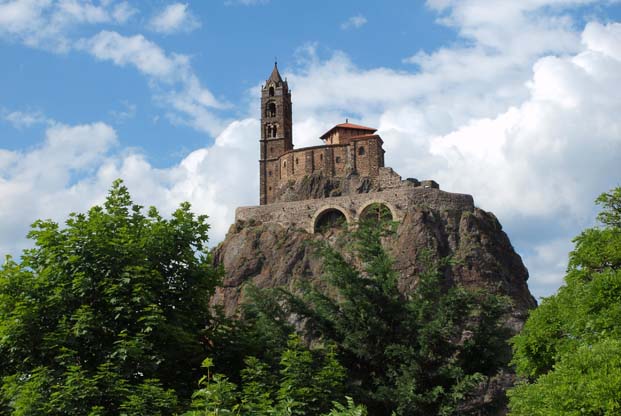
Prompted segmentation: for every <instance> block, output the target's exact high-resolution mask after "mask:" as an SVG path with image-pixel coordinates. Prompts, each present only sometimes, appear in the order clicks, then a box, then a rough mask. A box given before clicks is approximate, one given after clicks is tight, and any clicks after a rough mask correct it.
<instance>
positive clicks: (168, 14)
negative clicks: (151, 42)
mask: <svg viewBox="0 0 621 416" xmlns="http://www.w3.org/2000/svg"><path fill="white" fill-rule="evenodd" d="M200 26H201V23H200V21H199V20H198V19H197V18H196V16H194V15H193V14H192V13H191V12H190V10H189V8H188V5H187V4H183V3H173V4H170V5H168V6H166V7H165V8H164V9H163V10H161V11H160V12H159V13H157V14H156V15H155V16H153V17H152V18H151V21H150V22H149V27H150V28H151V29H152V30H154V31H155V32H159V33H164V34H171V33H176V32H191V31H193V30H195V29H198V28H199V27H200Z"/></svg>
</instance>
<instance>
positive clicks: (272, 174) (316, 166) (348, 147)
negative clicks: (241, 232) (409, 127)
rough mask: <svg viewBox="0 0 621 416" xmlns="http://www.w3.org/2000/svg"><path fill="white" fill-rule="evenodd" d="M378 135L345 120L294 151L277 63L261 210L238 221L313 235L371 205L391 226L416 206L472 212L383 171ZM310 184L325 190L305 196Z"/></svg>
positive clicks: (245, 212)
mask: <svg viewBox="0 0 621 416" xmlns="http://www.w3.org/2000/svg"><path fill="white" fill-rule="evenodd" d="M376 131H377V130H376V129H374V128H371V127H365V126H361V125H357V124H353V123H349V120H347V121H346V122H345V123H343V124H338V125H336V126H334V127H333V128H331V129H330V130H328V131H327V132H326V133H324V134H323V135H322V136H321V137H320V139H321V140H322V141H323V143H324V144H323V145H320V146H312V147H305V148H301V149H294V148H293V127H292V104H291V91H290V90H289V86H288V84H287V80H283V79H282V77H281V75H280V73H279V71H278V66H277V65H276V64H275V65H274V69H273V70H272V73H271V75H270V77H269V78H268V79H267V81H266V82H265V85H263V86H262V89H261V139H260V148H261V155H260V156H261V157H260V160H259V167H260V169H259V176H260V206H255V207H240V208H238V209H237V211H236V214H235V215H236V220H237V221H244V222H252V221H259V222H262V223H278V224H281V225H283V226H293V227H297V228H300V229H304V230H307V231H308V232H310V233H313V232H315V231H316V228H317V224H318V221H319V220H320V219H321V218H322V216H323V215H325V214H331V215H333V216H334V215H337V216H341V217H342V218H343V219H344V220H345V221H346V222H347V223H349V224H355V223H356V222H357V221H358V219H359V218H360V216H361V215H362V214H363V212H364V211H365V209H366V208H368V207H369V206H371V205H374V206H377V205H378V204H379V205H383V206H385V207H386V208H387V209H388V210H389V211H390V214H391V215H392V217H393V219H394V220H400V219H401V218H402V217H403V215H404V213H405V211H407V209H408V208H409V207H412V206H428V207H430V208H437V209H440V208H441V209H452V208H454V209H459V210H468V211H471V210H473V209H474V204H473V201H472V197H471V196H469V195H461V194H452V193H448V192H444V191H440V189H439V186H438V184H437V183H436V182H435V181H431V180H427V181H422V182H419V181H418V180H416V179H406V180H402V178H401V176H399V175H398V174H397V173H395V172H394V171H393V170H392V169H391V168H388V167H385V166H384V152H385V151H384V149H383V147H382V145H383V141H382V138H381V137H380V136H379V135H377V134H376ZM318 178H319V179H318ZM311 179H315V180H314V181H311ZM309 182H312V183H314V184H317V183H319V185H316V186H315V188H316V187H317V186H319V187H321V186H322V184H323V186H324V188H325V189H319V191H317V189H315V190H314V191H313V192H309V191H308V190H306V191H300V189H301V188H303V186H301V185H304V184H305V183H309ZM296 185H299V186H298V187H297V188H296ZM333 188H337V189H333ZM296 189H297V191H296ZM322 191H323V192H322Z"/></svg>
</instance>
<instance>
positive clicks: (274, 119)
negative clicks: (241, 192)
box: [259, 63, 293, 205]
mask: <svg viewBox="0 0 621 416" xmlns="http://www.w3.org/2000/svg"><path fill="white" fill-rule="evenodd" d="M292 133H293V132H292V117H291V91H289V86H288V85H287V81H286V80H285V81H283V79H282V77H281V76H280V73H279V72H278V64H277V63H274V69H273V70H272V74H271V75H270V77H269V78H268V79H267V80H266V81H265V85H263V86H262V87H261V140H260V144H261V146H260V147H261V159H260V160H259V168H260V172H259V177H260V184H259V193H260V203H261V205H265V204H269V203H272V202H273V201H274V195H275V193H276V188H277V187H278V185H279V181H280V160H279V158H280V156H282V155H283V154H284V153H285V152H288V151H289V150H292V149H293V139H292V136H293V135H292Z"/></svg>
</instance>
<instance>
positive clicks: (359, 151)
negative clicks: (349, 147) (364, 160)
mask: <svg viewBox="0 0 621 416" xmlns="http://www.w3.org/2000/svg"><path fill="white" fill-rule="evenodd" d="M358 155H360V156H364V147H360V148H359V149H358Z"/></svg>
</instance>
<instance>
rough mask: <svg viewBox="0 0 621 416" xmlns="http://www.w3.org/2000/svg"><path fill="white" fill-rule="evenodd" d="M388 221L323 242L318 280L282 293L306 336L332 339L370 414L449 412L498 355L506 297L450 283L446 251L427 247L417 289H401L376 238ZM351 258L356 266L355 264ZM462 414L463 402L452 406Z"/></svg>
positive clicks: (385, 232)
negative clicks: (435, 252)
mask: <svg viewBox="0 0 621 416" xmlns="http://www.w3.org/2000/svg"><path fill="white" fill-rule="evenodd" d="M388 234H390V227H389V226H384V225H381V224H380V225H378V224H377V223H371V224H362V225H361V226H359V227H358V229H357V230H356V231H354V232H353V243H352V244H351V245H350V246H349V250H345V251H342V250H340V249H335V248H332V247H330V246H328V245H324V246H322V248H321V250H320V251H321V255H322V256H323V259H324V267H325V271H326V273H325V276H324V281H323V282H321V283H320V284H318V285H315V286H309V285H305V286H303V287H302V295H301V296H300V297H298V296H294V295H291V294H288V295H285V297H286V299H287V305H288V308H290V311H289V312H293V313H295V314H297V316H299V317H301V318H303V319H302V320H301V321H302V322H304V325H305V329H306V331H307V334H308V335H309V336H310V337H311V338H312V339H318V340H323V341H324V342H331V343H335V344H336V345H337V347H338V355H339V357H340V359H341V362H342V363H343V365H344V366H345V367H346V368H347V372H348V389H349V390H348V394H351V395H352V396H353V397H354V398H355V399H356V401H359V402H362V403H365V404H366V405H367V407H368V408H369V412H370V413H371V414H374V415H390V414H391V413H392V412H393V411H395V412H396V413H397V414H398V415H430V414H440V415H448V414H456V412H457V410H456V409H457V406H458V404H459V403H460V402H462V401H463V400H464V398H466V397H467V395H468V393H469V392H471V391H472V389H473V388H474V387H476V386H477V385H478V384H479V383H480V382H481V381H482V380H483V379H484V377H485V376H488V375H492V374H495V373H496V371H497V369H498V367H499V366H500V365H501V364H503V362H502V360H503V358H502V354H500V353H499V351H501V350H502V349H503V348H505V347H504V345H505V344H504V342H505V341H504V339H505V335H504V331H503V330H502V328H501V327H500V319H499V318H500V317H501V315H502V314H503V313H504V312H505V311H506V307H507V302H506V300H505V299H504V298H501V297H498V296H493V295H489V294H486V293H483V292H480V291H468V290H465V289H463V288H459V287H453V286H452V285H449V284H447V282H446V281H445V280H444V277H443V276H444V275H443V271H444V269H445V268H446V266H448V262H447V261H446V260H436V259H433V258H432V256H431V255H430V254H429V253H428V252H426V253H425V254H423V255H422V256H421V257H420V258H419V259H418V260H419V262H418V266H419V267H420V270H421V272H420V275H419V276H418V277H419V279H418V284H417V286H416V288H415V290H414V291H413V292H412V293H411V294H409V295H408V296H404V295H403V294H402V293H401V292H400V290H399V288H398V275H397V272H396V271H395V270H394V267H393V261H392V259H391V258H390V256H389V255H388V254H387V252H386V251H385V250H384V248H383V247H382V242H381V240H382V238H383V237H385V236H387V235H388ZM356 264H359V265H361V266H360V267H357V266H356ZM460 412H461V414H465V411H464V410H463V409H462V410H460Z"/></svg>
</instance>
